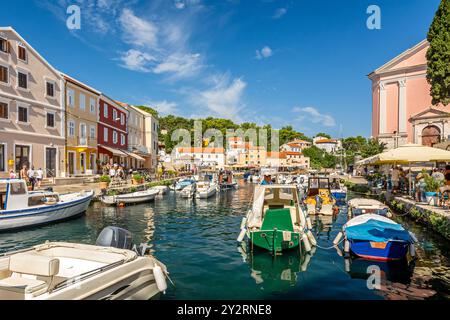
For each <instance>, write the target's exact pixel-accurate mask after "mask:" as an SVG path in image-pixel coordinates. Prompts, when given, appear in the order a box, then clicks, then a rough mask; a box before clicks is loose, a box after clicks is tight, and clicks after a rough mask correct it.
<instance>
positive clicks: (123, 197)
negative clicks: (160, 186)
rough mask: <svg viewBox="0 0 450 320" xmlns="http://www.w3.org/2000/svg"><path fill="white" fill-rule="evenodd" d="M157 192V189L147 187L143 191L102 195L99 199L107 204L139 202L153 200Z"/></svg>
mask: <svg viewBox="0 0 450 320" xmlns="http://www.w3.org/2000/svg"><path fill="white" fill-rule="evenodd" d="M157 194H159V190H157V189H148V190H145V191H138V192H133V193H127V194H120V195H117V196H102V197H101V198H100V200H101V201H102V202H103V203H104V204H107V205H115V204H120V203H123V204H139V203H144V202H149V201H152V200H155V197H156V195H157Z"/></svg>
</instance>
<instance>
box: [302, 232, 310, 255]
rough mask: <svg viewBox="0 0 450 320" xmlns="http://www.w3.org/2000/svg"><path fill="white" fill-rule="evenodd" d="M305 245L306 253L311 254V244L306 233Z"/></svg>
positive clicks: (303, 238) (304, 236) (304, 235)
mask: <svg viewBox="0 0 450 320" xmlns="http://www.w3.org/2000/svg"><path fill="white" fill-rule="evenodd" d="M302 240H303V244H304V245H305V251H306V252H311V244H310V243H309V240H308V236H307V235H306V234H305V233H304V234H303V236H302Z"/></svg>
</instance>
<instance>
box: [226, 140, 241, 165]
mask: <svg viewBox="0 0 450 320" xmlns="http://www.w3.org/2000/svg"><path fill="white" fill-rule="evenodd" d="M244 152H245V143H244V140H243V139H242V138H241V137H228V139H227V146H226V162H227V164H228V165H237V164H238V162H239V155H240V154H241V153H244Z"/></svg>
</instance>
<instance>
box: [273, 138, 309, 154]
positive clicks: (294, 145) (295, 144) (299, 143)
mask: <svg viewBox="0 0 450 320" xmlns="http://www.w3.org/2000/svg"><path fill="white" fill-rule="evenodd" d="M311 145H312V143H311V142H309V141H305V140H294V141H291V142H288V143H285V144H283V145H282V146H281V147H280V151H289V152H302V150H303V149H306V148H309V147H311Z"/></svg>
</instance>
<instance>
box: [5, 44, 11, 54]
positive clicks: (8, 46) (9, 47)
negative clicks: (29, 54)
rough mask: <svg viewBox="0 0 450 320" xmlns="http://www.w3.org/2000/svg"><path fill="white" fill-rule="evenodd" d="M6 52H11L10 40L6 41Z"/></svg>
mask: <svg viewBox="0 0 450 320" xmlns="http://www.w3.org/2000/svg"><path fill="white" fill-rule="evenodd" d="M6 52H7V53H11V42H9V41H6Z"/></svg>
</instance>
